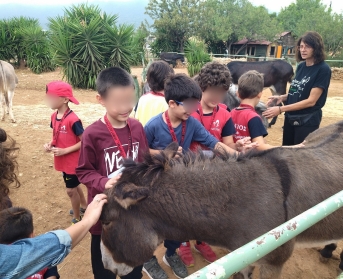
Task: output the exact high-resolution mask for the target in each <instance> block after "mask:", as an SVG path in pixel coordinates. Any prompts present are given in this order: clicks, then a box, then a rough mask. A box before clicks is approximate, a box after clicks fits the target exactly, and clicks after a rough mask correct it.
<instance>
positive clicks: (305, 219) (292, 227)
mask: <svg viewBox="0 0 343 279" xmlns="http://www.w3.org/2000/svg"><path fill="white" fill-rule="evenodd" d="M342 206H343V191H341V192H339V193H337V194H335V195H333V196H331V197H330V198H328V199H326V200H325V201H323V202H321V203H319V204H317V205H316V206H314V207H312V208H310V209H308V210H307V211H305V212H303V213H301V214H300V215H298V216H296V217H294V218H293V219H291V220H289V221H287V222H286V223H284V224H282V225H280V226H278V227H277V228H275V229H273V230H271V231H269V232H267V233H266V234H264V235H261V236H260V237H258V238H256V239H255V240H253V241H251V242H249V243H248V244H246V245H244V246H242V247H240V248H238V249H237V250H235V251H233V252H231V253H230V254H228V255H226V256H224V257H222V258H220V259H219V260H217V261H215V262H214V263H211V264H210V265H208V266H206V267H204V268H203V269H200V270H199V271H197V272H195V273H193V274H192V275H190V276H188V277H187V278H186V279H208V278H211V279H225V278H229V277H230V276H231V275H233V274H235V273H237V272H239V271H240V270H242V269H243V268H245V267H247V266H248V265H250V264H252V263H254V262H256V261H257V260H259V259H261V258H262V257H264V256H265V255H267V254H268V253H270V252H272V251H273V250H275V249H276V248H278V247H279V246H281V245H282V244H284V243H286V242H287V241H289V240H291V239H292V238H294V237H295V236H297V235H298V234H300V233H302V232H303V231H305V230H306V229H308V228H309V227H311V226H313V225H314V224H316V223H317V222H319V221H320V220H322V219H324V218H325V217H327V216H328V215H330V214H331V213H333V212H334V211H336V210H337V209H339V208H341V207H342ZM228 233H230V232H228ZM340 276H341V277H338V278H343V276H342V275H340Z"/></svg>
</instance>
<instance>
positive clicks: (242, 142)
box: [236, 137, 251, 152]
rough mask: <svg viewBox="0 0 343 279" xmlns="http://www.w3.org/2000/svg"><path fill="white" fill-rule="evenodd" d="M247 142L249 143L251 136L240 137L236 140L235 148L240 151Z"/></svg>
mask: <svg viewBox="0 0 343 279" xmlns="http://www.w3.org/2000/svg"><path fill="white" fill-rule="evenodd" d="M248 144H251V138H250V137H245V138H242V139H240V140H238V141H236V150H237V151H239V152H241V151H242V148H243V147H244V146H245V145H248Z"/></svg>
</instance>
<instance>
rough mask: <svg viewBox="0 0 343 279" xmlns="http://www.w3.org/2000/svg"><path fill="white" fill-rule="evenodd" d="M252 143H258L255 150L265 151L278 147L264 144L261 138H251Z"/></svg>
mask: <svg viewBox="0 0 343 279" xmlns="http://www.w3.org/2000/svg"><path fill="white" fill-rule="evenodd" d="M252 142H257V143H258V146H257V147H256V149H257V150H267V149H271V148H276V147H278V146H274V145H270V144H268V143H266V142H265V140H264V138H263V136H259V137H256V138H253V139H252Z"/></svg>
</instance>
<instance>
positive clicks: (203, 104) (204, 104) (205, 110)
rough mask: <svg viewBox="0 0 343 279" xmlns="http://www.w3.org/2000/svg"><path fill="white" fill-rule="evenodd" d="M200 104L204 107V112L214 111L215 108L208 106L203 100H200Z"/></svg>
mask: <svg viewBox="0 0 343 279" xmlns="http://www.w3.org/2000/svg"><path fill="white" fill-rule="evenodd" d="M200 105H201V108H202V111H203V113H205V114H206V113H211V112H213V108H212V107H210V106H208V105H207V104H206V103H205V102H204V101H203V100H201V101H200Z"/></svg>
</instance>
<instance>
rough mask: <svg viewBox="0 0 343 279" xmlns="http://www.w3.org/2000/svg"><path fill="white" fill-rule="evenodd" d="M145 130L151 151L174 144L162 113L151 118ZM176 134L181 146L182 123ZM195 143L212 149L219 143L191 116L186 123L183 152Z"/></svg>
mask: <svg viewBox="0 0 343 279" xmlns="http://www.w3.org/2000/svg"><path fill="white" fill-rule="evenodd" d="M144 130H145V134H146V137H147V139H148V144H149V148H151V149H165V148H166V147H167V146H168V145H169V144H170V143H172V142H173V139H172V137H171V135H170V132H169V128H168V125H167V123H165V122H164V120H163V118H162V113H161V114H159V115H156V116H154V117H153V118H151V119H150V120H149V122H148V123H147V124H146V125H145V126H144ZM174 132H175V135H176V138H177V140H178V143H179V144H180V142H181V135H182V124H181V123H180V125H179V126H178V127H176V128H174ZM193 141H196V142H199V143H201V144H203V145H205V146H206V147H208V148H210V149H214V147H215V145H216V144H217V143H218V142H219V140H218V139H216V138H215V137H214V136H212V135H211V134H210V133H209V132H208V131H207V130H206V129H205V128H204V126H202V125H201V123H200V122H199V121H198V120H196V119H195V118H194V117H192V116H190V117H189V118H188V119H187V121H186V134H185V139H184V142H183V144H182V148H183V150H189V147H190V145H191V143H192V142H193Z"/></svg>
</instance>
